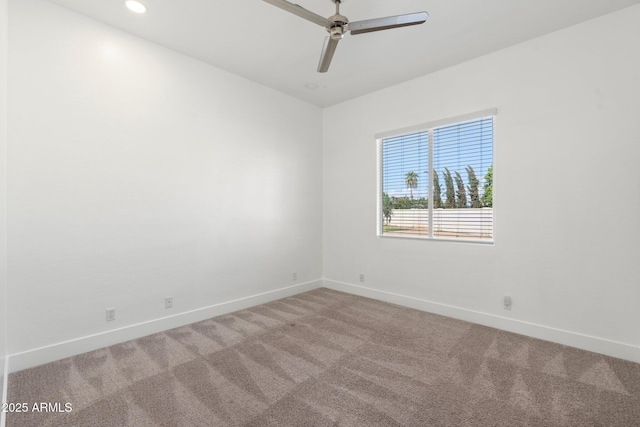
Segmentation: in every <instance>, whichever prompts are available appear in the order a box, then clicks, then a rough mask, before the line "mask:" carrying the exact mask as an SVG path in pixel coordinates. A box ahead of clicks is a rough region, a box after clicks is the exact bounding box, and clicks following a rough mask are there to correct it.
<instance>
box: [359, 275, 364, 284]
mask: <svg viewBox="0 0 640 427" xmlns="http://www.w3.org/2000/svg"><path fill="white" fill-rule="evenodd" d="M360 281H361V282H362V283H364V274H361V275H360Z"/></svg>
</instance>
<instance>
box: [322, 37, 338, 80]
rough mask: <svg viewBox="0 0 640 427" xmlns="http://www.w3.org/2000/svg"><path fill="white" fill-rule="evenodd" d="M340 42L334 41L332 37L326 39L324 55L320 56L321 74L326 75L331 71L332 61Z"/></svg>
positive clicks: (323, 49)
mask: <svg viewBox="0 0 640 427" xmlns="http://www.w3.org/2000/svg"><path fill="white" fill-rule="evenodd" d="M339 41H340V39H332V38H331V37H327V38H325V39H324V46H323V47H322V55H320V63H319V64H318V72H319V73H326V72H327V71H328V70H329V65H331V59H332V58H333V54H334V53H335V51H336V47H338V42H339Z"/></svg>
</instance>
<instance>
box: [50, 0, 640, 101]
mask: <svg viewBox="0 0 640 427" xmlns="http://www.w3.org/2000/svg"><path fill="white" fill-rule="evenodd" d="M49 1H51V2H52V3H56V4H58V5H61V6H64V7H66V8H69V9H72V10H74V11H76V12H79V13H81V14H83V15H86V16H88V17H91V18H94V19H96V20H98V21H101V22H104V23H106V24H109V25H112V26H114V27H116V28H119V29H121V30H124V31H127V32H129V33H132V34H135V35H137V36H140V37H143V38H145V39H147V40H151V41H153V42H156V43H158V44H160V45H163V46H166V47H168V48H171V49H174V50H177V51H179V52H182V53H184V54H187V55H189V56H192V57H194V58H197V59H200V60H202V61H204V62H207V63H209V64H211V65H214V66H216V67H218V68H221V69H224V70H227V71H230V72H232V73H234V74H237V75H239V76H242V77H245V78H247V79H249V80H253V81H255V82H258V83H261V84H263V85H266V86H269V87H272V88H274V89H276V90H279V91H281V92H284V93H287V94H290V95H292V96H294V97H296V98H299V99H302V100H305V101H308V102H310V103H313V104H316V105H319V106H322V107H324V106H329V105H333V104H336V103H339V102H342V101H345V100H348V99H351V98H355V97H357V96H360V95H364V94H366V93H369V92H373V91H375V90H379V89H382V88H385V87H388V86H392V85H394V84H398V83H401V82H403V81H407V80H410V79H413V78H416V77H419V76H422V75H424V74H428V73H431V72H434V71H437V70H440V69H443V68H446V67H450V66H452V65H455V64H458V63H461V62H464V61H468V60H470V59H472V58H475V57H478V56H481V55H485V54H487V53H490V52H493V51H496V50H499V49H502V48H505V47H507V46H511V45H514V44H516V43H519V42H522V41H525V40H529V39H531V38H534V37H537V36H540V35H543V34H546V33H549V32H552V31H555V30H558V29H561V28H564V27H567V26H570V25H573V24H576V23H579V22H582V21H585V20H588V19H591V18H595V17H597V16H600V15H603V14H606V13H610V12H613V11H616V10H618V9H622V8H624V7H627V6H631V5H634V4H638V3H640V0H482V1H480V0H392V1H385V0H345V1H344V3H343V5H342V7H341V14H342V15H345V16H347V17H348V18H349V19H350V20H351V21H360V20H363V19H370V18H377V17H382V16H388V15H399V14H404V13H410V12H418V11H423V10H424V11H427V12H428V13H429V19H428V20H427V22H426V23H425V24H423V25H417V26H413V27H405V28H398V29H393V30H388V31H380V32H375V33H368V34H362V35H357V36H351V35H347V36H345V38H344V39H343V40H342V41H341V42H340V45H339V46H338V49H337V51H336V54H335V56H334V58H333V62H332V64H331V68H330V70H329V72H328V73H326V74H319V73H317V72H316V68H317V65H318V59H319V57H320V51H321V48H322V43H323V41H324V37H325V36H326V35H327V33H326V31H325V30H324V29H323V28H322V27H320V26H318V25H315V24H313V23H311V22H308V21H305V20H303V19H301V18H299V17H297V16H295V15H292V14H290V13H287V12H285V11H284V10H282V9H279V8H276V7H274V6H272V5H270V4H268V3H266V2H264V1H262V0H227V1H223V0H141V1H142V3H144V4H145V5H146V6H147V8H148V11H147V13H146V14H145V15H136V14H133V13H131V12H130V11H128V10H127V9H126V8H125V7H124V0H92V1H87V0H49ZM294 1H295V0H294ZM297 3H298V4H300V5H301V6H303V7H305V8H307V9H309V10H311V11H314V12H316V13H318V14H320V15H322V16H327V17H328V16H330V15H332V14H333V13H334V11H335V10H334V9H335V6H334V4H333V3H332V2H331V1H330V0H297ZM314 85H317V88H316V89H309V88H307V86H314Z"/></svg>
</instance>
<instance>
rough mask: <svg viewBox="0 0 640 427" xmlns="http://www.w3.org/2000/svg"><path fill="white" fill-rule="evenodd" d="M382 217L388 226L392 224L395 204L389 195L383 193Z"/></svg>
mask: <svg viewBox="0 0 640 427" xmlns="http://www.w3.org/2000/svg"><path fill="white" fill-rule="evenodd" d="M382 215H383V216H384V219H385V221H387V225H389V223H390V222H391V215H393V203H391V198H390V197H389V195H388V194H387V193H382Z"/></svg>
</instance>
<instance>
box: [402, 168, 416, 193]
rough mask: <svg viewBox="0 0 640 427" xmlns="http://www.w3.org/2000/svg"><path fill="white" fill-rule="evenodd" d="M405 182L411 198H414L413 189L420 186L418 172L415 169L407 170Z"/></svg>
mask: <svg viewBox="0 0 640 427" xmlns="http://www.w3.org/2000/svg"><path fill="white" fill-rule="evenodd" d="M404 183H405V185H406V186H407V188H408V189H409V192H410V193H411V200H413V189H414V188H418V174H417V173H415V172H414V171H410V172H407V174H406V175H405V177H404Z"/></svg>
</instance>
